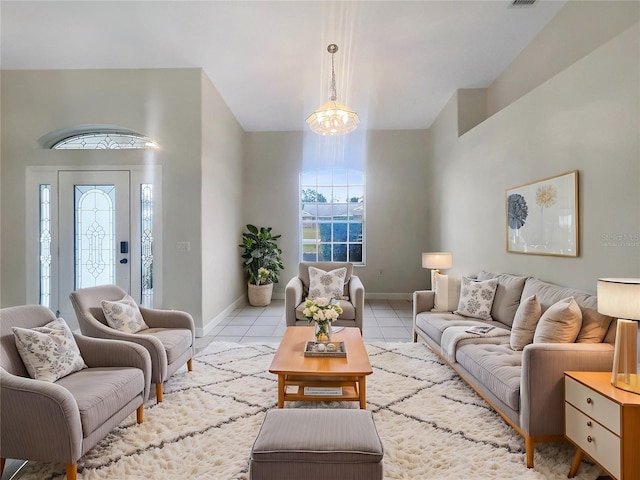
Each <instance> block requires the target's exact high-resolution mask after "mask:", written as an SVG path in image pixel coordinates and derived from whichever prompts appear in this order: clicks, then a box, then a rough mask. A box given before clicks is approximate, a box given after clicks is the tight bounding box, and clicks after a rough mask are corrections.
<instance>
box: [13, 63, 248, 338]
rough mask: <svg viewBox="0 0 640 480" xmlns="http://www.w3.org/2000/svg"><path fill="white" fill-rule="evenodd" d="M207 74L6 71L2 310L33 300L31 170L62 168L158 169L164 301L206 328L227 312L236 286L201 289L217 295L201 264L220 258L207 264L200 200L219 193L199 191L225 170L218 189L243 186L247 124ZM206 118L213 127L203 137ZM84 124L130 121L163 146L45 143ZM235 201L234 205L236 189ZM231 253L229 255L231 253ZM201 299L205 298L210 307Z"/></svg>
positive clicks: (208, 231) (207, 230)
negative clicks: (182, 247) (29, 292)
mask: <svg viewBox="0 0 640 480" xmlns="http://www.w3.org/2000/svg"><path fill="white" fill-rule="evenodd" d="M201 77H202V71H201V69H175V70H171V69H170V70H153V69H151V70H65V71H3V72H2V106H3V109H2V126H3V129H2V172H3V175H2V194H1V196H2V207H3V210H2V223H1V226H2V271H1V276H2V280H3V281H2V284H3V289H2V298H1V303H2V306H10V305H17V304H22V303H24V302H25V301H26V298H25V296H26V276H25V275H26V274H25V263H26V262H25V259H26V256H27V255H28V253H27V252H26V251H25V242H24V235H25V232H26V226H25V221H24V218H25V207H24V205H25V171H26V167H27V166H30V165H56V164H57V165H71V166H73V165H87V164H93V165H113V164H117V165H138V164H154V165H160V166H161V167H162V169H163V194H164V198H163V227H164V231H163V232H162V237H163V241H164V257H163V272H162V274H163V281H164V283H163V287H164V289H163V290H164V292H163V293H164V295H163V305H162V306H163V307H164V308H175V309H183V310H187V311H189V312H190V313H192V314H193V316H194V318H195V320H196V324H197V325H198V326H200V327H201V326H202V325H203V320H202V319H203V313H205V314H206V316H207V318H209V317H213V316H215V315H216V309H220V310H222V306H221V305H225V306H226V305H229V304H230V303H232V301H233V298H232V297H233V296H237V295H238V291H237V289H236V291H233V292H231V291H226V290H225V289H226V287H223V288H222V291H223V292H224V295H225V297H224V298H222V299H220V298H218V299H217V300H216V299H215V298H212V297H215V295H211V293H209V295H208V296H207V295H203V291H202V287H203V286H206V287H207V288H208V291H209V292H216V291H218V290H216V289H215V285H214V283H213V281H212V278H213V276H212V272H211V271H210V270H208V271H207V273H206V274H204V273H203V265H206V266H207V267H210V263H211V262H212V261H215V260H217V259H218V257H217V256H213V257H212V256H211V255H209V254H208V255H207V257H206V258H205V259H204V262H203V255H202V250H203V248H202V246H203V241H206V242H207V246H208V247H209V249H208V250H207V251H208V252H209V251H210V250H211V243H212V241H213V239H212V237H213V233H212V231H213V229H212V227H211V222H210V221H209V217H206V220H207V222H206V227H203V226H202V225H203V223H205V222H203V221H202V220H201V218H202V215H204V212H201V208H202V207H201V205H202V204H203V201H205V202H207V203H208V202H210V201H214V200H217V197H216V194H215V193H212V192H214V191H215V188H207V189H206V191H204V192H202V188H201V179H202V178H203V176H204V177H205V178H208V179H210V180H211V179H212V177H218V176H220V177H225V176H226V177H225V180H227V183H226V185H225V186H224V187H221V188H224V189H226V190H228V191H233V192H238V191H240V190H241V185H240V183H239V182H240V180H239V178H238V177H239V174H238V171H239V168H240V167H239V166H238V165H239V164H240V163H241V161H242V155H241V153H240V151H241V146H240V145H241V137H240V133H241V129H240V128H239V126H238V125H237V123H236V122H235V120H234V119H233V117H232V116H231V114H230V113H229V110H228V108H227V107H226V105H224V104H223V103H222V102H221V101H220V99H219V97H217V94H216V93H215V92H212V87H211V85H210V84H206V85H205V86H202V85H201V81H202V79H201ZM201 87H202V88H201ZM201 90H204V93H202V94H201ZM201 111H204V113H201ZM203 123H205V124H206V126H207V135H205V138H202V137H203V136H202V131H201V130H202V125H203ZM79 124H114V125H119V126H123V127H127V128H130V129H132V130H135V131H139V132H141V133H143V134H146V135H149V136H150V137H152V138H154V139H156V140H157V141H158V143H159V144H160V148H159V149H158V150H152V151H149V150H147V151H145V152H142V151H118V152H115V151H79V150H77V151H69V150H61V151H55V150H48V149H43V148H40V147H39V145H38V143H37V140H38V139H39V138H40V137H41V136H43V135H45V134H47V133H48V132H51V131H55V130H58V129H62V128H66V127H70V126H73V125H79ZM203 164H204V165H205V166H204V167H203ZM227 165H228V166H229V168H227ZM227 172H228V173H229V175H227ZM216 188H217V187H216ZM223 193H224V192H223ZM227 193H228V192H227ZM224 194H225V195H227V194H226V193H224ZM229 200H230V204H233V202H234V201H237V200H238V194H237V193H236V194H235V196H233V195H231V196H230V198H229ZM221 209H222V207H216V210H217V211H216V212H214V214H215V216H216V218H217V219H218V220H219V221H221V222H222V225H223V227H224V228H229V226H231V227H233V228H234V229H235V230H237V229H238V227H237V220H235V219H234V220H231V221H230V220H228V215H237V211H236V212H234V210H233V206H231V207H230V210H229V213H228V214H227V213H224V214H222V215H220V214H219V211H220V210H221ZM202 210H204V209H202ZM209 211H210V210H209V207H207V213H208V212H209ZM225 217H227V218H225ZM224 228H223V230H222V231H224ZM216 235H217V233H216ZM229 235H232V234H229ZM183 241H187V242H190V244H191V249H190V251H189V252H188V253H180V252H178V251H177V248H176V244H177V242H183ZM234 241H235V240H234ZM214 250H215V248H214ZM230 250H231V249H230V248H229V249H228V250H227V251H223V252H222V253H223V254H224V255H226V257H227V258H229V257H230V255H231V252H230ZM234 253H235V252H234ZM216 255H219V254H216ZM222 267H224V268H231V271H232V273H231V277H232V278H233V277H234V276H235V278H236V279H237V277H238V274H237V273H236V270H237V266H236V265H233V266H231V262H229V261H227V262H226V264H225V263H224V262H223V263H222ZM203 278H204V279H205V282H203V281H202V279H203ZM203 297H207V303H206V305H203ZM204 308H206V312H204V311H203V309H204Z"/></svg>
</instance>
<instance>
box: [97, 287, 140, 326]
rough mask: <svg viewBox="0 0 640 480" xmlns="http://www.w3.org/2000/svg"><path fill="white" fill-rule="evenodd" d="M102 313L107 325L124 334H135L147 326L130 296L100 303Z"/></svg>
mask: <svg viewBox="0 0 640 480" xmlns="http://www.w3.org/2000/svg"><path fill="white" fill-rule="evenodd" d="M102 311H103V312H104V318H105V319H106V320H107V324H109V326H110V327H111V328H114V329H116V330H118V331H120V332H124V333H136V332H139V331H140V330H146V329H147V328H149V326H148V325H147V324H146V323H145V322H144V319H143V318H142V314H141V313H140V308H138V304H137V303H136V301H135V300H134V299H133V297H131V296H130V295H125V296H124V298H123V299H122V300H118V301H116V302H109V301H107V300H103V301H102Z"/></svg>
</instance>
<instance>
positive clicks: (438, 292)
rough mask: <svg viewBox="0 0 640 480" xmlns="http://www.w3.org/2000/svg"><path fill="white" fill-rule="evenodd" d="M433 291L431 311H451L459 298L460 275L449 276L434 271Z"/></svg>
mask: <svg viewBox="0 0 640 480" xmlns="http://www.w3.org/2000/svg"><path fill="white" fill-rule="evenodd" d="M434 279H435V281H434V284H435V285H434V286H433V291H434V292H435V298H434V302H433V308H432V309H431V311H432V312H453V311H454V310H455V309H456V307H457V306H458V299H459V298H460V277H449V276H448V275H441V274H439V273H436V274H435V275H434Z"/></svg>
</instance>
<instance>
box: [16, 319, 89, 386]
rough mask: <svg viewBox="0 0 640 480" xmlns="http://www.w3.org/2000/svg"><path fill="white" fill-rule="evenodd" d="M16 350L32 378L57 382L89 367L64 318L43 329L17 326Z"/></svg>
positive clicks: (50, 323) (48, 324)
mask: <svg viewBox="0 0 640 480" xmlns="http://www.w3.org/2000/svg"><path fill="white" fill-rule="evenodd" d="M12 330H13V335H14V337H15V340H16V348H17V349H18V353H19V354H20V357H21V358H22V362H23V363H24V366H25V367H27V372H29V376H30V377H31V378H35V379H36V380H44V381H45V382H55V381H56V380H58V379H59V378H62V377H65V376H67V375H69V374H70V373H73V372H77V371H78V370H82V369H83V368H87V365H85V363H84V360H83V359H82V355H80V349H78V345H76V341H75V339H74V338H73V333H71V330H70V329H69V327H68V326H67V323H66V322H65V321H64V320H63V319H62V318H57V319H55V320H53V321H52V322H49V323H47V324H46V325H45V326H43V327H36V328H20V327H13V328H12Z"/></svg>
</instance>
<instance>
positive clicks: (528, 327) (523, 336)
mask: <svg viewBox="0 0 640 480" xmlns="http://www.w3.org/2000/svg"><path fill="white" fill-rule="evenodd" d="M540 315H542V308H541V307H540V303H539V302H538V298H537V297H536V296H535V295H531V296H530V297H529V298H526V299H524V300H522V301H521V302H520V305H518V309H517V310H516V315H515V317H514V318H513V326H512V327H511V337H510V338H509V344H510V345H511V348H512V349H513V350H522V349H523V348H524V347H525V346H527V345H529V344H530V343H531V342H533V335H534V334H535V332H536V326H537V325H538V320H540Z"/></svg>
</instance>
